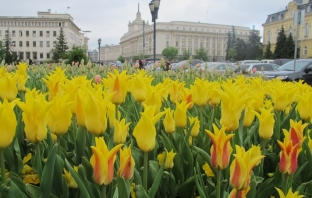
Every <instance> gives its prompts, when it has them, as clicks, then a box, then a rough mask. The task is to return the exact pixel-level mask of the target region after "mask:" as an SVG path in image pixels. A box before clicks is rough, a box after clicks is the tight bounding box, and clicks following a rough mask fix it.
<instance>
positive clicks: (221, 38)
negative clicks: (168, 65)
mask: <svg viewBox="0 0 312 198" xmlns="http://www.w3.org/2000/svg"><path fill="white" fill-rule="evenodd" d="M181 37H182V40H185V38H188V40H192V38H193V37H194V41H197V39H198V37H197V36H185V35H183V36H181ZM175 38H176V39H177V40H178V39H180V35H175ZM166 39H169V34H166ZM199 39H200V40H201V41H203V40H204V39H205V37H203V36H202V37H199ZM211 40H213V41H214V40H219V41H222V40H224V42H226V41H227V38H224V37H211ZM206 41H210V37H209V36H207V37H206Z"/></svg>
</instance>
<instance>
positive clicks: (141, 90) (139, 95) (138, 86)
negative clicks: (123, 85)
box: [130, 75, 148, 102]
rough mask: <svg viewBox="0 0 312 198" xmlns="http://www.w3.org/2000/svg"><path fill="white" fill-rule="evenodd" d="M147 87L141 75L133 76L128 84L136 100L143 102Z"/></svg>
mask: <svg viewBox="0 0 312 198" xmlns="http://www.w3.org/2000/svg"><path fill="white" fill-rule="evenodd" d="M147 87H148V84H145V82H144V78H143V77H142V76H139V75H135V76H134V78H133V79H132V83H131V86H130V92H131V94H132V96H133V98H134V99H135V100H136V101H137V102H143V101H144V100H145V99H146V96H147V93H148V88H147Z"/></svg>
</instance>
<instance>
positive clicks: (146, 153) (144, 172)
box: [143, 152, 148, 190]
mask: <svg viewBox="0 0 312 198" xmlns="http://www.w3.org/2000/svg"><path fill="white" fill-rule="evenodd" d="M147 172H148V152H144V169H143V188H144V189H145V190H147Z"/></svg>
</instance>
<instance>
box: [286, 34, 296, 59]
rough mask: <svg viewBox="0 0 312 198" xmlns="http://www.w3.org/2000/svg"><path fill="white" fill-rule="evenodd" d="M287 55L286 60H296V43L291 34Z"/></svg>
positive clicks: (287, 40)
mask: <svg viewBox="0 0 312 198" xmlns="http://www.w3.org/2000/svg"><path fill="white" fill-rule="evenodd" d="M285 45H286V54H287V56H285V58H294V55H295V42H294V39H293V37H292V34H291V33H290V34H289V35H288V37H287V39H286V44H285Z"/></svg>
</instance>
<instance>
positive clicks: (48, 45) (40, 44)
mask: <svg viewBox="0 0 312 198" xmlns="http://www.w3.org/2000/svg"><path fill="white" fill-rule="evenodd" d="M24 42H25V46H26V47H30V42H29V41H24ZM45 43H46V45H45V47H50V41H46V42H45ZM55 44H56V41H53V46H55ZM12 46H13V47H16V42H15V41H12ZM18 46H19V47H23V41H19V42H18ZM32 47H37V41H33V42H32ZM39 47H43V41H39Z"/></svg>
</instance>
